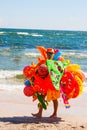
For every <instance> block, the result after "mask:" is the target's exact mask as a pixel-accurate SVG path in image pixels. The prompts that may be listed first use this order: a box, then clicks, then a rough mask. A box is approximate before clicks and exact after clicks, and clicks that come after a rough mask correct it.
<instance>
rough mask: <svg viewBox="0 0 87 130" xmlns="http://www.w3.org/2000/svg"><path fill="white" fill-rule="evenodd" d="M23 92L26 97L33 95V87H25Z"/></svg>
mask: <svg viewBox="0 0 87 130" xmlns="http://www.w3.org/2000/svg"><path fill="white" fill-rule="evenodd" d="M23 92H24V94H25V96H28V97H30V96H32V95H34V91H33V87H31V86H30V87H28V86H25V87H24V90H23Z"/></svg>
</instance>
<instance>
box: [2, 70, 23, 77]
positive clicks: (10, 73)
mask: <svg viewBox="0 0 87 130" xmlns="http://www.w3.org/2000/svg"><path fill="white" fill-rule="evenodd" d="M17 74H22V71H19V70H16V71H13V70H12V71H11V70H0V79H3V78H4V79H5V78H12V77H14V76H16V75H17Z"/></svg>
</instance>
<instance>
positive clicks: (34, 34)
mask: <svg viewBox="0 0 87 130" xmlns="http://www.w3.org/2000/svg"><path fill="white" fill-rule="evenodd" d="M31 36H33V37H42V36H43V35H41V34H37V33H32V34H31Z"/></svg>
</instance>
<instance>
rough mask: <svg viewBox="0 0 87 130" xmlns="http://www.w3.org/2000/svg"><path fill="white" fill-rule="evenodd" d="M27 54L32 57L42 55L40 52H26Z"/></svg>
mask: <svg viewBox="0 0 87 130" xmlns="http://www.w3.org/2000/svg"><path fill="white" fill-rule="evenodd" d="M25 56H27V57H31V58H32V57H38V56H41V54H40V53H33V52H27V53H25Z"/></svg>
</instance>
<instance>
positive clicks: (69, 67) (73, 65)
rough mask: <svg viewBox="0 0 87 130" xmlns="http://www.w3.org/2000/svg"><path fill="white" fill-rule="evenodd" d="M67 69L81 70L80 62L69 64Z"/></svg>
mask: <svg viewBox="0 0 87 130" xmlns="http://www.w3.org/2000/svg"><path fill="white" fill-rule="evenodd" d="M66 69H67V70H68V71H76V70H80V66H79V65H78V64H69V65H68V66H67V68H66Z"/></svg>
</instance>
